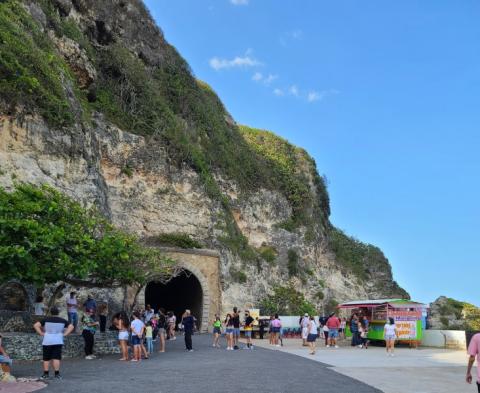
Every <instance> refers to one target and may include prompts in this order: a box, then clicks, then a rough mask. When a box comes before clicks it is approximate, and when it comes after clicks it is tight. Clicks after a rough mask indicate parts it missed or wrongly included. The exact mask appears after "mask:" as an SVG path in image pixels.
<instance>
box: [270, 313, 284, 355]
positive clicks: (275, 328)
mask: <svg viewBox="0 0 480 393" xmlns="http://www.w3.org/2000/svg"><path fill="white" fill-rule="evenodd" d="M281 327H282V322H281V321H280V318H278V314H275V316H274V318H273V321H272V334H273V345H275V346H276V347H279V346H280V344H279V343H278V339H279V334H280V328H281Z"/></svg>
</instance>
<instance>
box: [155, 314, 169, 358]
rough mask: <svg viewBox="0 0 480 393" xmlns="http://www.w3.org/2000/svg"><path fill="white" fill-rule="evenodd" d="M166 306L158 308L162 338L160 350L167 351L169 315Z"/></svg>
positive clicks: (159, 334) (159, 332)
mask: <svg viewBox="0 0 480 393" xmlns="http://www.w3.org/2000/svg"><path fill="white" fill-rule="evenodd" d="M165 313H166V311H165V309H164V308H160V309H159V310H158V323H157V326H158V333H157V335H158V337H159V338H160V349H159V350H158V352H165V337H166V334H167V327H168V326H167V316H166V314H165Z"/></svg>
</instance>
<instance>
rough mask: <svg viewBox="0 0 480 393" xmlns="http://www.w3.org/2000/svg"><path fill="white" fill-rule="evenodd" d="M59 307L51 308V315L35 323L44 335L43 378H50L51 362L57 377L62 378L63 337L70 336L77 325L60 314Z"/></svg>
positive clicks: (40, 333)
mask: <svg viewBox="0 0 480 393" xmlns="http://www.w3.org/2000/svg"><path fill="white" fill-rule="evenodd" d="M58 314H59V311H58V308H57V307H52V308H51V309H50V315H51V316H49V317H47V318H45V319H43V320H41V321H38V322H36V323H35V324H34V325H33V328H34V329H35V331H36V332H37V333H38V334H39V335H40V336H43V341H42V349H43V375H42V376H41V379H48V378H50V376H49V368H50V362H52V363H53V369H54V371H55V379H62V377H61V376H60V361H61V360H62V348H63V338H64V337H65V336H68V335H69V334H70V333H71V332H73V330H74V329H75V327H74V326H73V325H72V324H71V323H69V322H68V321H66V320H65V319H63V318H60V317H59V316H58Z"/></svg>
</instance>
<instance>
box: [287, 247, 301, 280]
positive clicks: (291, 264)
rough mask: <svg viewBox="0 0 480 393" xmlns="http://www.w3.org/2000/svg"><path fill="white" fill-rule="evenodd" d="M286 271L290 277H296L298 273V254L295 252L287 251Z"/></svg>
mask: <svg viewBox="0 0 480 393" xmlns="http://www.w3.org/2000/svg"><path fill="white" fill-rule="evenodd" d="M287 258H288V260H287V269H288V275H289V276H290V277H293V276H297V275H298V274H299V272H300V269H299V267H298V254H297V252H296V251H295V250H293V249H289V250H288V253H287Z"/></svg>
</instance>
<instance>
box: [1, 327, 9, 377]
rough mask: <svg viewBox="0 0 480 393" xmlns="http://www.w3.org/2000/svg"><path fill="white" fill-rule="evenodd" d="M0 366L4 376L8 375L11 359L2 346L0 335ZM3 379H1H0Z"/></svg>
mask: <svg viewBox="0 0 480 393" xmlns="http://www.w3.org/2000/svg"><path fill="white" fill-rule="evenodd" d="M0 366H1V367H2V372H3V373H4V374H8V375H9V374H10V372H11V368H12V359H11V358H10V356H8V353H7V351H5V348H3V346H2V335H0ZM2 379H3V378H2Z"/></svg>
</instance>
